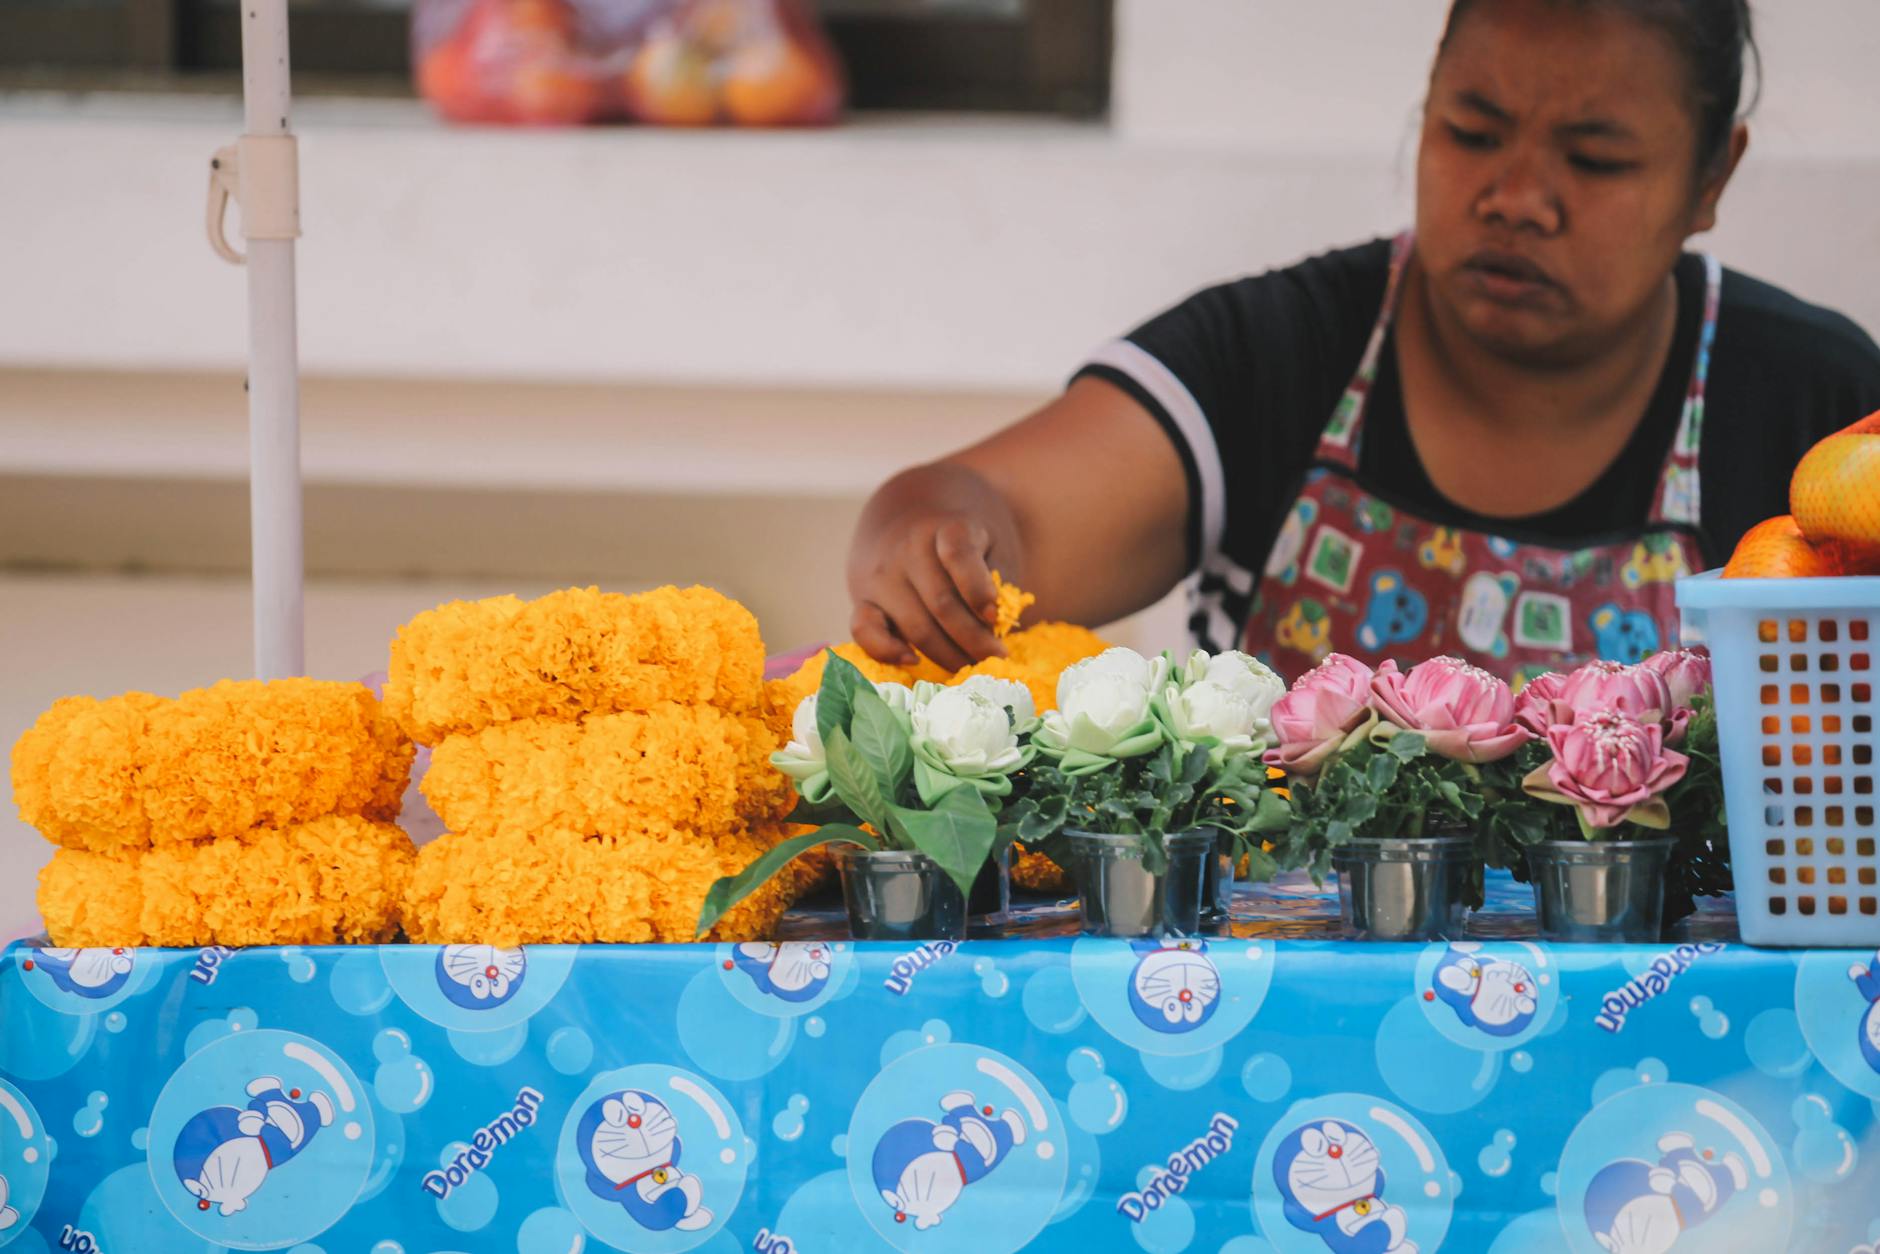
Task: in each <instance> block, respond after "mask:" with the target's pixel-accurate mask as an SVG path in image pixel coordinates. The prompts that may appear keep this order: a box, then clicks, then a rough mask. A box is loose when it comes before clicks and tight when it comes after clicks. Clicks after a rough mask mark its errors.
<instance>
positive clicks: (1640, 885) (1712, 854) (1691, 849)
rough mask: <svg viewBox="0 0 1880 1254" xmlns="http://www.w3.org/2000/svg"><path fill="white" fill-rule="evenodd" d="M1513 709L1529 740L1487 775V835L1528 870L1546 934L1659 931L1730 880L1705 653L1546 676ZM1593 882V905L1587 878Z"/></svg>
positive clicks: (1513, 865) (1512, 862)
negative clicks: (1492, 791)
mask: <svg viewBox="0 0 1880 1254" xmlns="http://www.w3.org/2000/svg"><path fill="white" fill-rule="evenodd" d="M1515 718H1516V720H1517V721H1518V722H1519V723H1521V724H1522V726H1523V727H1525V728H1526V729H1527V730H1528V731H1529V732H1530V733H1532V735H1533V737H1534V739H1533V740H1532V742H1531V743H1530V744H1528V745H1527V746H1526V747H1524V748H1523V750H1522V751H1521V753H1520V754H1519V755H1518V756H1517V757H1516V759H1515V760H1514V761H1513V762H1512V763H1511V764H1510V769H1509V770H1508V771H1507V772H1506V773H1505V774H1503V775H1502V776H1501V777H1499V778H1498V779H1497V780H1496V781H1495V783H1496V785H1497V794H1498V795H1497V799H1496V801H1495V803H1494V804H1493V805H1492V806H1491V807H1490V813H1489V816H1488V822H1487V824H1486V825H1485V834H1486V835H1487V837H1488V839H1489V841H1490V842H1491V845H1492V846H1493V847H1494V852H1493V854H1492V855H1491V856H1492V860H1493V861H1495V862H1496V863H1498V864H1500V865H1505V866H1508V867H1509V868H1510V869H1511V870H1513V872H1514V873H1515V876H1516V878H1517V879H1527V878H1529V874H1530V873H1531V875H1532V877H1533V880H1534V883H1535V895H1536V901H1537V903H1538V905H1539V907H1540V909H1541V913H1542V929H1543V934H1545V935H1550V936H1552V937H1554V938H1556V939H1627V940H1632V939H1639V940H1656V939H1657V938H1658V933H1659V930H1660V927H1661V925H1662V924H1663V923H1670V922H1675V921H1676V920H1677V919H1679V918H1681V917H1683V916H1684V915H1686V914H1689V913H1691V911H1692V910H1693V909H1694V908H1695V902H1694V898H1695V897H1697V896H1701V895H1715V894H1718V893H1722V892H1726V891H1728V890H1729V888H1730V886H1731V882H1730V866H1729V844H1728V831H1727V827H1726V818H1725V815H1724V810H1723V771H1722V765H1721V762H1720V761H1719V758H1718V750H1717V715H1716V709H1715V705H1714V702H1713V700H1712V697H1711V694H1710V661H1709V659H1708V658H1707V657H1706V656H1705V655H1703V654H1701V653H1697V652H1693V651H1690V650H1683V649H1680V650H1673V651H1668V652H1664V653H1659V654H1656V655H1655V656H1653V657H1650V658H1647V659H1646V660H1645V661H1644V662H1642V663H1639V664H1637V665H1629V666H1628V665H1622V664H1620V663H1617V662H1590V663H1588V664H1586V665H1585V666H1582V667H1580V668H1579V669H1578V670H1575V671H1573V672H1571V673H1570V674H1566V675H1558V674H1549V675H1543V676H1541V677H1540V678H1538V679H1535V680H1533V681H1531V682H1530V683H1529V684H1528V685H1527V686H1526V687H1525V688H1523V689H1522V690H1521V694H1520V698H1519V700H1518V703H1517V710H1516V714H1515ZM1517 789H1518V791H1517ZM1595 883H1597V884H1599V885H1600V886H1601V887H1600V890H1599V893H1598V894H1597V896H1598V899H1599V900H1598V903H1597V909H1595V902H1594V900H1593V898H1594V896H1595V894H1593V893H1591V892H1590V891H1588V890H1587V889H1586V888H1585V887H1583V886H1590V885H1593V884H1595ZM1576 896H1577V897H1579V898H1582V899H1581V900H1570V898H1573V897H1576ZM1660 908H1662V910H1663V917H1662V918H1661V917H1660V916H1659V913H1658V912H1659V910H1660ZM1595 914H1597V915H1598V917H1595Z"/></svg>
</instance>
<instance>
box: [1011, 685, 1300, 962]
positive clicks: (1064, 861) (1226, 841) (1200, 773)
mask: <svg viewBox="0 0 1880 1254" xmlns="http://www.w3.org/2000/svg"><path fill="white" fill-rule="evenodd" d="M1284 691H1285V685H1284V683H1283V682H1282V681H1281V680H1280V678H1279V677H1278V676H1277V675H1275V674H1273V672H1272V671H1270V670H1268V669H1267V668H1266V667H1265V666H1263V665H1262V664H1261V663H1260V662H1258V661H1256V660H1255V659H1253V658H1251V657H1249V656H1247V655H1246V654H1244V653H1222V654H1219V655H1212V656H1211V655H1209V654H1207V653H1205V652H1200V651H1197V652H1195V653H1193V654H1191V655H1190V656H1189V657H1188V658H1187V659H1186V660H1185V661H1183V662H1180V663H1178V662H1177V661H1176V660H1175V659H1174V658H1172V657H1171V656H1169V655H1168V654H1163V655H1161V656H1158V657H1153V658H1151V657H1144V656H1142V655H1141V654H1139V653H1136V652H1135V651H1133V650H1130V649H1122V648H1117V649H1110V650H1107V651H1106V652H1104V653H1101V654H1098V655H1097V656H1096V657H1093V658H1087V659H1085V660H1084V661H1081V662H1078V663H1076V664H1075V665H1073V666H1071V667H1069V668H1068V669H1067V670H1065V672H1064V673H1063V675H1062V676H1061V677H1060V678H1059V681H1058V692H1057V700H1058V708H1057V709H1055V710H1052V711H1049V712H1047V713H1046V714H1045V715H1044V716H1043V718H1042V719H1041V720H1040V722H1039V724H1038V726H1037V728H1036V730H1035V731H1034V732H1033V733H1032V735H1031V737H1030V744H1031V747H1032V748H1033V749H1035V750H1036V751H1037V756H1036V758H1035V759H1034V760H1033V762H1032V763H1031V764H1030V765H1029V766H1028V767H1026V768H1025V770H1024V771H1023V772H1022V776H1021V780H1020V786H1019V789H1018V792H1017V794H1016V796H1015V798H1014V800H1013V803H1012V805H1011V806H1010V807H1009V808H1008V809H1007V810H1006V812H1005V815H1004V816H1003V818H1002V828H1003V830H1004V831H1005V832H1006V833H1008V834H1009V835H1010V836H1012V837H1014V838H1016V839H1018V840H1022V841H1024V842H1025V844H1026V846H1027V847H1028V848H1040V849H1042V850H1043V851H1044V852H1045V853H1046V854H1048V855H1050V856H1051V857H1052V858H1053V860H1055V861H1057V862H1058V864H1059V865H1060V866H1064V867H1067V868H1069V869H1070V870H1071V873H1072V875H1073V877H1074V878H1075V880H1076V882H1077V885H1078V889H1079V894H1078V895H1079V900H1080V903H1081V908H1082V910H1083V913H1084V925H1085V930H1086V931H1090V932H1095V933H1102V934H1110V935H1144V934H1149V933H1157V934H1160V933H1164V932H1175V933H1182V934H1191V933H1193V932H1194V931H1195V930H1197V929H1198V928H1199V926H1200V922H1201V914H1202V910H1203V906H1204V905H1208V906H1212V907H1213V908H1214V910H1215V911H1216V912H1221V911H1224V910H1225V904H1226V903H1225V897H1226V894H1227V893H1228V892H1230V891H1231V887H1232V876H1233V868H1234V866H1235V865H1236V864H1237V863H1239V862H1240V861H1241V860H1242V859H1243V858H1246V859H1251V860H1252V862H1253V868H1254V871H1255V873H1256V874H1258V875H1261V876H1262V877H1264V876H1266V875H1269V874H1271V871H1272V864H1271V861H1270V859H1269V858H1268V857H1267V854H1266V852H1265V850H1264V847H1263V843H1262V842H1261V841H1260V840H1259V836H1260V835H1261V834H1262V833H1265V832H1271V831H1275V830H1278V829H1279V828H1281V827H1283V826H1284V825H1285V822H1286V816H1287V813H1288V811H1287V806H1286V802H1285V798H1284V796H1283V794H1280V793H1278V792H1275V791H1273V790H1271V789H1269V788H1268V787H1267V772H1266V769H1265V767H1264V765H1263V763H1262V761H1261V756H1260V755H1261V753H1262V752H1263V751H1264V749H1265V748H1266V746H1267V743H1268V736H1269V732H1270V727H1269V723H1268V720H1267V714H1268V711H1269V710H1270V709H1271V708H1272V705H1273V703H1274V702H1275V701H1276V700H1278V699H1279V697H1280V695H1281V694H1282V693H1283V692H1284ZM1210 871H1212V875H1211V876H1210ZM1210 879H1211V880H1212V883H1213V885H1214V887H1213V889H1212V890H1211V891H1210V890H1209V889H1208V887H1207V886H1208V884H1209V882H1210ZM1204 896H1206V897H1208V898H1209V900H1206V901H1205V902H1204Z"/></svg>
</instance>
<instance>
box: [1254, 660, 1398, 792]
mask: <svg viewBox="0 0 1880 1254" xmlns="http://www.w3.org/2000/svg"><path fill="white" fill-rule="evenodd" d="M1373 673H1374V672H1373V671H1372V670H1371V668H1370V667H1368V666H1366V665H1365V664H1364V663H1363V662H1360V661H1358V660H1357V659H1355V658H1350V657H1346V656H1345V655H1344V654H1342V653H1334V654H1332V655H1331V656H1330V657H1328V658H1326V659H1325V660H1324V661H1323V662H1321V663H1319V664H1318V665H1317V666H1316V667H1314V668H1313V669H1311V670H1309V671H1307V672H1306V673H1305V674H1303V675H1301V676H1300V677H1299V679H1298V681H1297V682H1295V683H1294V684H1293V686H1292V691H1291V692H1288V693H1287V694H1286V695H1285V696H1283V697H1281V698H1280V699H1279V700H1278V701H1275V702H1274V703H1273V708H1272V710H1271V711H1270V712H1269V713H1268V715H1267V718H1268V719H1269V720H1270V721H1271V722H1272V725H1273V739H1274V740H1275V741H1277V742H1278V746H1279V747H1278V748H1276V749H1269V750H1268V751H1267V754H1266V763H1267V765H1268V766H1277V767H1279V768H1280V769H1281V770H1283V771H1285V772H1286V773H1287V774H1288V775H1311V774H1312V773H1313V772H1315V771H1317V770H1318V769H1319V768H1320V767H1321V766H1323V765H1325V762H1326V760H1327V759H1329V758H1330V757H1331V756H1332V755H1333V754H1335V753H1339V752H1342V751H1343V750H1345V749H1347V748H1349V747H1350V746H1352V745H1354V744H1356V743H1357V742H1358V741H1359V740H1360V739H1361V738H1362V737H1363V736H1364V735H1365V734H1366V733H1367V732H1369V731H1370V730H1371V728H1372V727H1373V726H1374V725H1375V724H1376V723H1377V712H1376V711H1375V710H1373V709H1372V708H1371V676H1372V674H1373Z"/></svg>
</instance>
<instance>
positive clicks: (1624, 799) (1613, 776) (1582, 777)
mask: <svg viewBox="0 0 1880 1254" xmlns="http://www.w3.org/2000/svg"><path fill="white" fill-rule="evenodd" d="M1547 743H1548V745H1549V746H1551V747H1552V749H1553V751H1554V760H1553V761H1552V762H1550V763H1548V764H1547V765H1546V766H1543V767H1537V768H1535V769H1534V770H1533V771H1532V772H1530V773H1529V775H1528V777H1527V778H1526V779H1525V780H1523V781H1522V787H1524V788H1525V789H1526V790H1527V791H1528V793H1529V794H1530V795H1532V796H1535V797H1539V798H1540V799H1541V800H1543V801H1552V802H1557V803H1559V804H1562V805H1570V806H1573V807H1575V808H1577V809H1578V810H1579V812H1580V823H1581V826H1582V827H1584V828H1587V829H1589V834H1590V830H1591V829H1594V828H1607V827H1617V826H1618V825H1619V824H1620V823H1623V822H1627V821H1630V822H1633V823H1638V824H1640V825H1642V826H1645V827H1655V828H1660V829H1662V828H1664V827H1667V826H1669V824H1670V821H1671V812H1670V810H1669V809H1667V808H1666V806H1665V802H1664V799H1663V797H1662V796H1660V794H1661V793H1663V792H1664V791H1665V789H1667V788H1669V787H1671V785H1673V784H1675V783H1677V782H1678V781H1679V780H1680V779H1683V778H1684V771H1685V768H1686V767H1687V766H1689V765H1690V759H1689V758H1687V757H1685V756H1684V755H1683V754H1681V753H1678V752H1676V751H1674V750H1671V749H1667V748H1665V731H1664V728H1663V727H1661V726H1660V725H1659V724H1658V723H1656V722H1641V721H1639V720H1638V719H1635V718H1633V717H1631V716H1630V715H1627V714H1625V713H1622V712H1621V711H1618V710H1602V711H1598V712H1596V713H1587V714H1583V715H1582V716H1581V717H1580V718H1579V719H1578V720H1577V721H1575V722H1574V723H1573V724H1572V725H1571V726H1567V725H1562V724H1556V725H1555V726H1553V727H1551V728H1549V729H1548V732H1547Z"/></svg>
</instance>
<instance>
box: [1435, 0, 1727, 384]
mask: <svg viewBox="0 0 1880 1254" xmlns="http://www.w3.org/2000/svg"><path fill="white" fill-rule="evenodd" d="M1689 81H1690V71H1689V68H1688V66H1687V64H1686V62H1685V60H1684V58H1683V56H1682V54H1681V53H1680V52H1679V51H1678V49H1677V48H1676V47H1675V46H1674V45H1673V44H1672V43H1671V41H1670V39H1669V38H1668V37H1667V36H1666V35H1665V34H1664V33H1662V32H1661V31H1660V30H1659V29H1658V28H1657V27H1655V26H1651V25H1648V24H1646V23H1643V22H1640V21H1637V20H1636V19H1634V18H1631V17H1628V16H1626V15H1625V14H1623V13H1621V12H1618V11H1617V10H1615V9H1613V8H1610V7H1607V6H1603V5H1576V4H1563V3H1548V2H1546V0H1483V2H1482V3H1478V4H1477V5H1476V7H1475V8H1473V9H1471V10H1470V11H1468V12H1467V13H1466V14H1465V15H1464V16H1463V18H1462V19H1461V22H1460V24H1459V25H1458V27H1457V29H1456V30H1455V31H1454V32H1453V33H1452V35H1451V37H1450V41H1449V45H1448V47H1447V48H1446V49H1445V50H1444V51H1443V52H1442V53H1441V54H1440V55H1439V57H1438V60H1437V63H1436V67H1435V69H1434V71H1433V73H1432V75H1431V81H1430V99H1429V104H1428V107H1427V109H1426V111H1425V117H1424V123H1423V136H1422V143H1421V146H1420V149H1419V152H1418V158H1417V253H1418V256H1419V259H1420V261H1421V264H1422V266H1423V268H1424V271H1425V274H1426V276H1427V279H1428V282H1429V291H1430V295H1431V299H1432V301H1434V302H1436V303H1438V304H1439V305H1440V306H1441V309H1442V312H1443V313H1445V314H1446V315H1448V316H1447V318H1446V320H1447V321H1451V322H1453V323H1454V324H1456V325H1459V326H1460V327H1461V328H1462V330H1463V331H1464V332H1465V333H1466V334H1468V335H1469V336H1470V337H1472V338H1473V339H1475V340H1476V341H1477V342H1478V343H1480V344H1481V345H1483V346H1484V347H1486V348H1488V349H1490V350H1491V351H1494V352H1496V353H1499V354H1502V355H1505V356H1508V357H1510V358H1514V359H1518V360H1528V361H1534V362H1539V363H1555V364H1568V363H1572V362H1574V361H1577V360H1581V359H1584V358H1585V357H1586V356H1589V355H1592V354H1596V353H1598V352H1599V351H1601V349H1602V348H1604V347H1605V346H1606V345H1607V344H1609V343H1610V342H1611V341H1612V340H1613V338H1614V337H1615V336H1618V335H1622V334H1625V333H1628V332H1629V331H1631V330H1632V329H1633V327H1634V325H1635V319H1637V318H1638V317H1639V315H1640V314H1641V313H1642V312H1643V311H1644V310H1645V309H1646V308H1647V306H1648V304H1649V302H1650V301H1651V298H1652V297H1653V296H1654V295H1655V294H1656V293H1657V292H1658V291H1659V290H1660V289H1661V285H1662V284H1663V282H1664V280H1665V276H1666V274H1667V272H1668V271H1669V270H1670V268H1671V266H1672V265H1673V263H1674V262H1675V261H1676V259H1677V256H1678V253H1679V251H1680V250H1681V249H1682V248H1683V245H1684V241H1685V240H1686V239H1687V238H1689V236H1690V235H1692V234H1693V233H1695V232H1697V231H1701V230H1707V229H1709V227H1710V226H1711V225H1712V223H1713V221H1714V217H1715V207H1716V200H1717V197H1718V196H1719V195H1721V193H1722V190H1723V181H1724V180H1723V178H1722V177H1716V178H1710V179H1707V180H1705V181H1703V183H1702V184H1701V185H1700V180H1698V178H1697V177H1696V168H1697V159H1696V144H1697V118H1696V114H1695V111H1694V110H1693V108H1692V106H1691V103H1690V99H1689V86H1688V84H1689Z"/></svg>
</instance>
